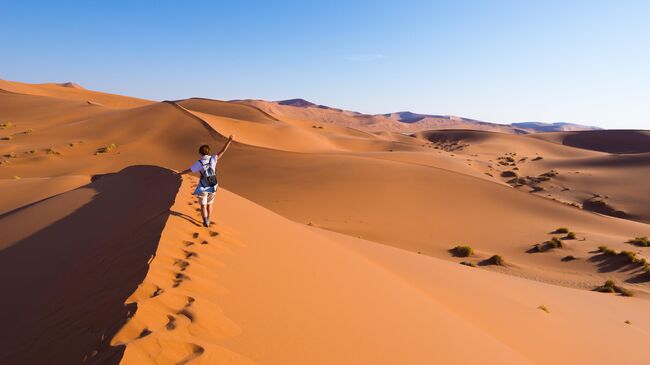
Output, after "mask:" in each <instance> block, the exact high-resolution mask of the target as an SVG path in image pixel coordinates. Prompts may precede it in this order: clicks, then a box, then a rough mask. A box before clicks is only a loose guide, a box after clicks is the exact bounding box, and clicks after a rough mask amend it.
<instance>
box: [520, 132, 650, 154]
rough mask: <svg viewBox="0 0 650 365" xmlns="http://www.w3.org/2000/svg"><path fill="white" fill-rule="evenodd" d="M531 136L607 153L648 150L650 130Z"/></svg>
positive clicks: (649, 146)
mask: <svg viewBox="0 0 650 365" xmlns="http://www.w3.org/2000/svg"><path fill="white" fill-rule="evenodd" d="M531 137H532V138H538V139H543V140H547V141H552V142H555V143H560V144H563V145H567V146H571V147H576V148H582V149H586V150H594V151H601V152H608V153H621V154H627V153H644V152H650V131H642V130H597V131H580V132H557V133H541V134H537V135H534V136H531Z"/></svg>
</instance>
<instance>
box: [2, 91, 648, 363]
mask: <svg viewBox="0 0 650 365" xmlns="http://www.w3.org/2000/svg"><path fill="white" fill-rule="evenodd" d="M0 88H2V89H4V90H5V91H0V189H2V192H3V194H2V196H1V198H0V212H4V213H0V229H1V230H2V232H3V234H2V235H1V237H0V271H2V272H3V273H4V274H5V277H6V278H10V279H11V280H5V281H4V282H3V283H2V284H0V292H1V293H3V295H4V296H5V297H6V298H11V300H6V301H3V304H2V308H1V309H2V311H1V313H3V316H2V318H1V319H0V320H1V321H2V323H3V325H5V326H6V328H8V331H9V332H10V333H12V334H15V335H13V336H11V338H8V339H6V340H4V341H2V344H1V345H0V358H1V359H2V361H0V362H1V363H3V364H4V363H8V364H21V363H33V364H39V363H53V362H54V363H79V362H81V361H83V360H84V359H86V360H85V362H86V363H120V362H121V363H131V364H141V363H157V364H175V363H188V362H192V363H206V364H212V363H222V362H223V363H229V362H230V363H264V364H267V363H268V364H300V363H310V364H311V363H313V364H318V363H323V364H331V363H355V364H359V363H364V364H365V363H372V364H377V363H385V364H394V363H423V362H424V363H430V362H431V361H434V362H435V361H438V362H441V363H475V362H481V361H485V359H490V361H491V362H495V363H517V364H519V363H548V364H556V363H563V362H566V361H567V359H570V360H571V361H570V362H571V363H585V364H586V363H589V364H592V363H603V364H606V363H612V362H620V363H630V364H636V363H639V364H641V363H645V358H646V357H647V356H648V353H647V351H646V349H645V346H644V343H645V342H647V340H648V337H649V335H648V334H649V333H650V332H649V330H650V318H649V317H648V314H647V310H646V309H647V301H648V298H649V295H650V286H649V285H650V277H649V276H648V273H647V272H646V271H647V270H646V268H645V267H644V266H643V264H642V261H641V260H642V259H648V258H650V248H649V247H642V246H641V245H634V244H632V243H629V242H628V240H630V239H631V238H634V237H642V236H650V225H649V224H648V223H649V222H650V210H649V209H648V206H650V204H649V203H650V202H649V201H648V200H647V199H648V198H647V196H646V195H647V194H645V195H644V194H643V192H644V191H645V190H647V184H646V180H647V178H646V175H647V173H646V171H647V166H648V164H650V154H649V153H648V152H644V148H645V147H644V146H645V140H644V139H643V138H645V137H646V135H647V132H645V131H632V132H629V133H632V134H633V135H634V137H630V138H633V139H631V140H628V139H625V138H627V137H625V136H628V134H625V133H628V132H625V133H623V132H617V131H612V133H611V134H607V132H610V131H594V132H575V133H574V132H562V133H543V134H534V135H515V134H512V133H494V132H491V131H481V130H479V131H476V130H465V129H460V130H459V129H455V130H435V131H420V132H418V133H415V134H414V135H413V136H410V135H406V134H404V133H399V132H401V131H399V130H395V129H392V128H385V127H386V126H387V125H389V124H390V123H393V122H394V121H393V122H391V121H389V120H388V119H390V118H389V117H385V116H381V117H377V118H375V119H373V118H374V117H373V118H366V117H363V116H359V115H357V114H355V113H353V112H345V111H340V110H334V109H329V108H322V107H318V106H310V105H306V104H304V105H302V104H301V105H299V106H291V105H295V102H293V103H290V104H289V105H282V104H281V103H266V102H253V101H236V102H223V101H218V100H211V99H202V98H192V99H186V100H178V101H174V102H172V101H167V102H160V103H157V102H148V101H142V100H140V99H134V98H129V97H122V96H114V95H108V94H101V93H96V92H93V91H89V90H85V89H82V88H78V87H76V86H75V85H55V84H39V85H30V84H21V83H14V82H6V81H2V84H0ZM285 104H286V103H285ZM287 108H293V109H287ZM296 110H299V112H297V111H296ZM382 118H385V119H382ZM506 132H507V131H506ZM591 133H598V134H591ZM621 133H623V134H621ZM230 134H235V135H236V136H237V137H236V142H235V143H233V145H232V147H231V148H230V149H229V151H228V153H227V154H226V155H225V156H224V157H223V158H222V159H221V160H220V161H219V174H220V176H219V181H220V185H221V187H222V189H227V190H222V191H220V192H219V194H218V201H217V206H216V212H217V216H216V225H214V227H213V228H211V229H210V230H207V229H205V228H202V227H200V226H199V223H198V221H197V218H199V215H198V212H197V211H196V208H197V206H196V203H195V202H194V201H193V200H192V199H191V197H190V195H189V192H190V190H191V189H192V184H195V183H196V180H195V179H194V178H185V179H184V180H183V181H182V185H180V188H179V184H180V181H179V180H178V178H177V177H175V176H174V175H172V174H171V172H170V171H169V169H175V170H182V169H185V168H187V167H188V166H189V165H190V164H191V163H192V162H193V161H194V160H195V159H196V158H198V156H197V153H196V148H197V147H198V146H199V145H200V144H202V143H209V144H211V145H212V147H213V149H217V148H218V147H220V145H221V144H222V143H223V142H224V141H225V138H224V136H227V135H230ZM575 136H578V137H575ZM589 136H595V137H594V138H593V139H591V138H590V137H589ZM610 137H611V138H610ZM576 138H577V139H576ZM567 139H568V140H569V142H570V143H567ZM576 141H578V142H576ZM584 141H586V142H589V143H590V144H585V143H583V142H584ZM626 141H636V142H634V143H625V142H626ZM89 181H91V182H89ZM558 227H568V228H569V230H570V231H572V232H573V233H574V234H575V236H576V237H575V238H570V237H564V236H565V234H564V233H563V234H558V233H556V234H553V233H552V232H553V231H554V230H555V229H557V228H558ZM553 237H555V238H556V239H558V240H557V241H552V238H553ZM560 238H562V239H560ZM553 242H554V243H553ZM557 242H560V244H557ZM551 243H553V244H554V245H555V246H553V245H551ZM456 245H470V246H471V247H472V249H473V253H472V255H470V256H469V257H466V258H463V257H456V256H454V255H453V254H452V253H450V249H451V248H453V247H454V246H456ZM599 246H608V250H610V251H605V250H603V249H600V250H599ZM611 250H615V252H612V251H611ZM622 251H625V252H624V253H620V252H622ZM495 254H498V255H500V256H501V257H502V258H503V260H504V262H505V263H504V265H502V266H499V265H489V263H492V262H494V260H492V261H491V260H489V258H490V257H491V256H492V255H495ZM461 261H464V262H465V263H466V264H471V265H477V266H478V267H468V266H464V265H459V263H460V262H461ZM607 279H613V280H615V281H616V283H617V285H618V286H620V287H622V288H624V289H626V290H630V291H631V292H632V293H633V294H634V297H632V298H628V297H623V296H621V295H615V294H611V293H610V294H603V293H596V292H593V291H592V289H594V288H595V287H596V286H599V285H602V284H603V283H604V282H605V280H607ZM540 306H543V308H546V309H545V310H542V309H539V308H538V307H540ZM625 321H630V323H625ZM468 348H471V349H472V351H467V349H468Z"/></svg>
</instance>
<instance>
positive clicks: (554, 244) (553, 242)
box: [548, 237, 562, 248]
mask: <svg viewBox="0 0 650 365" xmlns="http://www.w3.org/2000/svg"><path fill="white" fill-rule="evenodd" d="M548 244H549V246H551V247H552V248H562V241H560V240H559V239H558V238H557V237H553V238H551V240H550V241H548Z"/></svg>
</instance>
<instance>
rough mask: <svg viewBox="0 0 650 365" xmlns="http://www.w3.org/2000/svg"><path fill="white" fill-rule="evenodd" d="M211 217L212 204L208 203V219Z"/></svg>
mask: <svg viewBox="0 0 650 365" xmlns="http://www.w3.org/2000/svg"><path fill="white" fill-rule="evenodd" d="M210 217H212V204H208V220H210Z"/></svg>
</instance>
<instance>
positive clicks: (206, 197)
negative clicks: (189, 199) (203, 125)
mask: <svg viewBox="0 0 650 365" xmlns="http://www.w3.org/2000/svg"><path fill="white" fill-rule="evenodd" d="M233 138H234V136H233V135H230V137H228V140H227V141H226V143H225V144H224V145H223V147H222V148H221V151H219V152H217V154H216V155H210V146H208V145H207V144H204V145H202V146H201V147H199V154H200V155H201V158H200V159H198V160H197V161H196V162H194V164H193V165H192V166H191V167H190V168H189V169H187V170H184V171H181V172H179V173H178V174H179V175H184V174H189V173H192V172H198V173H200V174H201V179H200V180H199V184H198V185H197V187H196V189H194V192H193V193H192V194H193V195H196V196H197V197H198V198H199V205H200V206H201V216H203V225H204V226H205V227H209V226H210V216H211V215H212V203H213V202H214V196H215V194H216V192H217V187H218V183H217V160H218V159H219V158H221V156H222V155H223V154H224V153H225V152H226V150H227V149H228V147H229V146H230V143H231V142H232V140H233Z"/></svg>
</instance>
